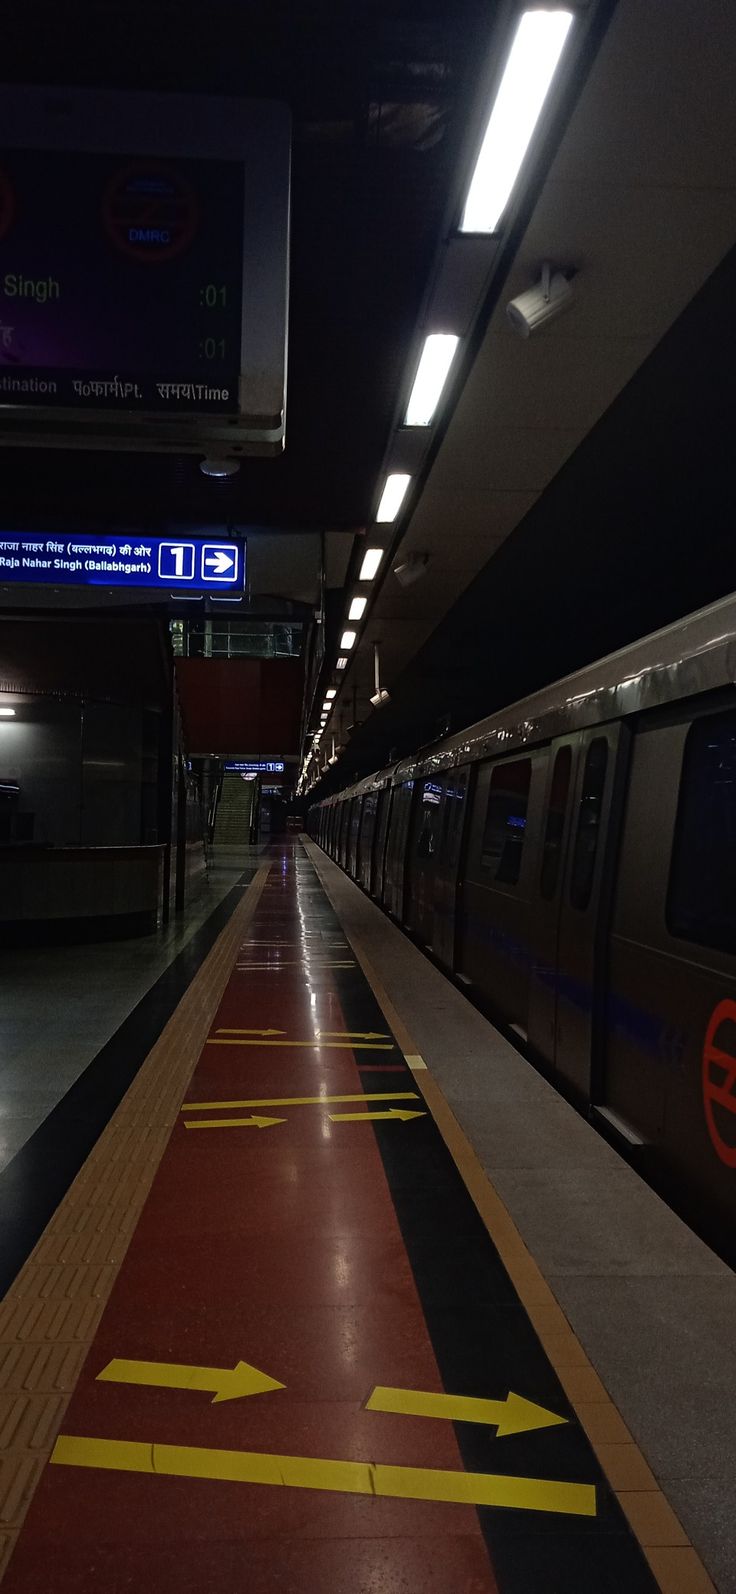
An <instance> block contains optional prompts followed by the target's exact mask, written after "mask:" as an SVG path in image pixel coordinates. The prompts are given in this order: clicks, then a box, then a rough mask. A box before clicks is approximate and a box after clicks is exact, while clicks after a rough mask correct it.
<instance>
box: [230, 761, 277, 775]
mask: <svg viewBox="0 0 736 1594" xmlns="http://www.w3.org/2000/svg"><path fill="white" fill-rule="evenodd" d="M225 770H226V772H227V773H228V774H232V775H283V773H284V760H283V758H272V759H262V758H251V759H240V760H239V761H238V762H237V763H234V764H226V765H225Z"/></svg>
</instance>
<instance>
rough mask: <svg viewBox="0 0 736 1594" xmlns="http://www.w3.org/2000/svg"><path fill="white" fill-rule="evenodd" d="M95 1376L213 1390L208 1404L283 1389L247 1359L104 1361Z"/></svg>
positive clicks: (108, 1380) (105, 1379)
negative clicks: (192, 1363) (208, 1363)
mask: <svg viewBox="0 0 736 1594" xmlns="http://www.w3.org/2000/svg"><path fill="white" fill-rule="evenodd" d="M97 1377H98V1379H100V1380H101V1381H102V1382H104V1383H111V1384H153V1385H155V1387H156V1388H157V1389H197V1390H206V1391H207V1393H210V1392H211V1391H214V1393H213V1399H212V1405H213V1406H215V1405H217V1403H218V1402H219V1401H221V1400H239V1399H241V1398H242V1397H243V1396H244V1395H263V1394H266V1392H267V1391H268V1390H270V1389H285V1388H286V1385H285V1384H280V1383H279V1381H278V1379H277V1378H269V1376H268V1373H260V1372H259V1371H258V1368H257V1367H251V1365H250V1362H237V1363H236V1365H235V1367H188V1366H186V1365H185V1364H182V1365H180V1364H179V1363H178V1362H137V1361H125V1360H119V1359H118V1358H117V1357H116V1358H115V1360H114V1361H111V1362H108V1364H107V1366H106V1367H103V1369H102V1372H101V1373H98V1374H97Z"/></svg>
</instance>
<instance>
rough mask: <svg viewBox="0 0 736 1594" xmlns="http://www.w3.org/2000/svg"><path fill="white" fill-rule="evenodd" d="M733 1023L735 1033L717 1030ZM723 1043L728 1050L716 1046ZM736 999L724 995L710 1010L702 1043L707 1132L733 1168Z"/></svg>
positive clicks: (735, 1157)
mask: <svg viewBox="0 0 736 1594" xmlns="http://www.w3.org/2000/svg"><path fill="white" fill-rule="evenodd" d="M727 1023H728V1024H733V1025H734V1035H730V1036H729V1037H728V1040H727V1041H726V1037H725V1036H724V1035H723V1034H722V1033H720V1034H719V1031H721V1026H722V1025H725V1024H727ZM719 1039H720V1040H721V1041H722V1042H724V1041H725V1042H726V1045H728V1046H730V1048H731V1049H730V1050H728V1051H727V1050H725V1048H724V1046H723V1045H721V1046H719V1045H718V1040H719ZM735 1047H736V1002H732V1001H731V1000H730V999H729V998H728V997H726V998H724V1000H723V1001H722V1002H719V1003H718V1006H717V1007H716V1008H714V1009H713V1012H712V1013H711V1016H710V1021H709V1023H708V1028H707V1030H706V1032H705V1040H704V1042H703V1106H704V1108H705V1121H706V1124H707V1125H708V1134H709V1135H710V1138H711V1140H712V1142H713V1145H714V1147H715V1149H716V1151H717V1153H718V1155H719V1157H720V1159H721V1162H725V1164H726V1167H727V1168H736V1056H734V1048H735Z"/></svg>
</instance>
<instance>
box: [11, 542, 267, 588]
mask: <svg viewBox="0 0 736 1594" xmlns="http://www.w3.org/2000/svg"><path fill="white" fill-rule="evenodd" d="M8 582H12V583H18V584H22V585H28V584H30V585H37V584H39V585H42V586H54V587H58V586H70V587H157V588H162V587H163V588H165V590H166V591H167V592H169V593H175V592H213V593H216V592H220V593H222V592H232V591H240V592H242V590H243V588H244V586H245V543H243V542H224V541H223V542H204V541H203V542H199V541H196V542H195V541H185V540H183V539H179V540H176V539H174V538H168V539H165V538H163V537H147V536H144V535H143V534H142V533H141V532H137V531H136V532H127V533H123V534H122V535H120V534H117V533H116V534H115V535H108V533H105V535H104V536H100V537H89V536H86V535H84V533H80V532H74V533H73V534H72V535H71V536H67V535H66V534H64V535H59V534H58V533H56V532H54V533H53V534H49V533H46V532H25V531H20V532H0V586H2V585H3V584H5V583H8Z"/></svg>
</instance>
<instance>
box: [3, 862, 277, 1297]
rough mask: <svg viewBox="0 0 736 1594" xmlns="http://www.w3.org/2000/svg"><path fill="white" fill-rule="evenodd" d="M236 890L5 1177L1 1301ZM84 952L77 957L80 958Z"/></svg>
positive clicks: (243, 882) (231, 906)
mask: <svg viewBox="0 0 736 1594" xmlns="http://www.w3.org/2000/svg"><path fill="white" fill-rule="evenodd" d="M255 872H256V871H255V869H249V870H245V871H244V873H243V874H241V875H240V876H239V879H238V881H237V884H236V885H235V886H233V888H232V890H231V891H229V892H228V893H227V896H225V897H223V899H222V901H221V902H220V903H219V904H218V906H217V907H216V908H214V909H213V911H212V913H210V914H209V916H208V917H207V919H205V921H204V924H202V925H201V926H200V928H199V929H198V930H197V931H195V934H194V935H193V936H192V937H191V939H190V940H189V941H188V942H187V945H186V946H185V947H183V949H182V951H181V952H179V953H178V955H177V956H176V957H175V958H174V959H173V960H172V962H171V963H170V964H169V966H168V968H166V969H164V972H163V974H161V975H160V976H159V978H158V979H157V980H156V983H155V984H154V985H152V986H151V989H150V991H147V992H146V994H145V996H143V997H141V1000H140V1002H138V1003H137V1005H136V1006H135V1007H134V1008H133V1010H132V1012H131V1013H129V1014H128V1017H127V1018H126V1019H124V1020H123V1023H122V1024H121V1025H120V1027H119V1029H117V1030H116V1031H115V1034H114V1035H112V1036H111V1037H110V1039H109V1041H107V1042H106V1043H105V1045H104V1046H103V1047H102V1049H101V1050H100V1051H99V1052H98V1053H97V1056H96V1057H94V1058H93V1059H92V1062H91V1063H90V1064H89V1065H88V1067H87V1068H86V1069H85V1070H84V1073H83V1074H80V1076H79V1079H78V1080H77V1081H76V1082H75V1084H73V1085H72V1087H71V1089H70V1090H68V1091H67V1093H66V1095H65V1096H63V1097H62V1100H61V1101H60V1102H58V1103H57V1105H56V1106H55V1107H54V1108H53V1109H52V1111H51V1112H50V1113H49V1115H48V1117H47V1118H46V1119H45V1120H44V1122H43V1123H42V1124H41V1125H40V1126H39V1128H38V1129H36V1130H35V1132H34V1133H33V1134H32V1135H31V1137H30V1139H29V1140H27V1141H26V1143H25V1145H24V1146H21V1148H20V1150H19V1151H17V1152H16V1154H15V1156H14V1157H13V1158H12V1159H11V1161H10V1162H9V1163H8V1164H7V1167H5V1168H3V1170H2V1172H0V1299H2V1297H3V1296H4V1295H5V1293H6V1291H7V1290H8V1289H9V1287H10V1285H11V1284H12V1282H13V1279H14V1278H15V1277H16V1275H17V1273H18V1272H19V1270H20V1268H21V1267H22V1266H23V1263H24V1262H25V1261H26V1260H27V1258H28V1256H29V1255H30V1253H31V1251H32V1250H33V1247H34V1245H35V1244H36V1242H37V1241H38V1240H39V1239H40V1237H41V1235H42V1234H43V1231H44V1229H45V1228H46V1225H47V1223H48V1222H49V1221H50V1219H51V1218H52V1217H53V1214H54V1212H55V1211H56V1208H57V1207H58V1205H59V1202H60V1201H61V1200H62V1198H63V1197H64V1196H65V1195H66V1192H67V1190H68V1189H69V1186H70V1184H71V1183H72V1181H73V1180H74V1179H75V1178H76V1176H77V1174H78V1173H79V1170H80V1168H81V1167H82V1164H83V1163H84V1161H85V1160H86V1158H87V1157H88V1156H89V1153H90V1151H91V1150H92V1148H93V1146H94V1145H95V1143H96V1141H97V1140H98V1139H99V1137H100V1135H101V1133H102V1130H103V1129H104V1128H105V1125H106V1124H107V1123H108V1122H109V1120H110V1118H111V1117H112V1114H113V1113H114V1111H115V1109H116V1107H118V1106H119V1105H120V1102H121V1101H122V1099H123V1096H124V1095H125V1092H126V1090H127V1089H128V1086H129V1085H130V1084H131V1082H132V1081H133V1079H134V1078H135V1076H136V1074H137V1073H138V1070H139V1068H140V1067H141V1064H142V1063H143V1062H144V1061H145V1059H146V1057H147V1056H148V1053H149V1052H150V1050H151V1047H152V1046H153V1045H154V1044H155V1042H156V1041H157V1040H158V1037H159V1035H160V1034H161V1031H162V1030H163V1028H164V1026H165V1024H166V1023H167V1022H168V1020H169V1018H170V1017H171V1014H172V1013H173V1012H174V1009H175V1008H176V1007H177V1006H178V1004H179V1002H180V1001H181V999H182V997H183V995H184V992H185V991H186V990H187V988H188V986H189V985H190V984H191V982H192V980H193V978H194V976H195V974H196V973H197V970H198V968H199V967H200V964H201V963H202V962H203V961H204V959H205V957H206V956H207V953H208V952H209V951H210V948H211V947H212V946H214V943H215V941H216V940H217V937H218V935H219V934H220V932H221V930H223V929H224V927H225V925H226V924H227V922H228V919H229V918H230V917H231V915H232V913H233V912H234V910H235V908H236V907H237V906H238V904H239V903H240V902H241V901H242V893H243V887H244V886H247V885H249V884H250V881H251V880H252V878H253V875H254V874H255ZM82 955H83V954H82V952H81V950H80V957H81V956H82Z"/></svg>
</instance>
